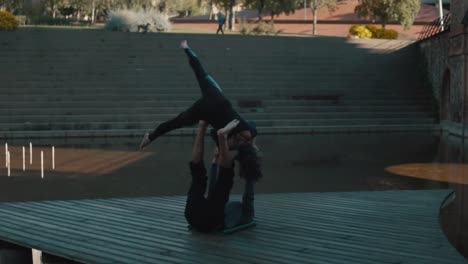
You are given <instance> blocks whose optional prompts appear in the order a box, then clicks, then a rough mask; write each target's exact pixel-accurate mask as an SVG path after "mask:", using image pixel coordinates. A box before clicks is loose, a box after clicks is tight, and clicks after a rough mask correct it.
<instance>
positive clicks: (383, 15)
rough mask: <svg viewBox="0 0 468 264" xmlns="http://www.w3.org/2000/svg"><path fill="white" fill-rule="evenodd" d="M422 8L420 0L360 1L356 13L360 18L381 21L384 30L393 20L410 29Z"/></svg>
mask: <svg viewBox="0 0 468 264" xmlns="http://www.w3.org/2000/svg"><path fill="white" fill-rule="evenodd" d="M420 8H421V2H420V0H359V5H357V6H356V8H355V9H354V12H355V13H356V14H357V15H358V16H359V17H365V18H370V19H372V20H373V21H380V23H381V24H382V28H385V26H386V25H387V24H388V22H390V21H391V20H396V21H398V22H399V23H400V24H401V25H403V26H404V27H405V29H408V28H410V27H411V26H412V25H413V23H414V19H415V18H416V15H417V14H418V13H419V9H420Z"/></svg>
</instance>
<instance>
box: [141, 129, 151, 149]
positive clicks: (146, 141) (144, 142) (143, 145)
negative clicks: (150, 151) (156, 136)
mask: <svg viewBox="0 0 468 264" xmlns="http://www.w3.org/2000/svg"><path fill="white" fill-rule="evenodd" d="M149 144H151V140H150V139H149V133H148V132H146V133H145V135H144V136H143V139H142V140H141V143H140V149H144V148H146V147H147V146H149Z"/></svg>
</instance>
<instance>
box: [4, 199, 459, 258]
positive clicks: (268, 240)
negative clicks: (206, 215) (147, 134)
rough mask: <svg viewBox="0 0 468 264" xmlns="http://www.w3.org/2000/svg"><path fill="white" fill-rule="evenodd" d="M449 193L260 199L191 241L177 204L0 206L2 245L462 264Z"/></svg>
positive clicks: (83, 254)
mask: <svg viewBox="0 0 468 264" xmlns="http://www.w3.org/2000/svg"><path fill="white" fill-rule="evenodd" d="M450 192H451V191H450V190H423V191H384V192H342V193H339V192H338V193H287V194H264V195H257V197H256V198H257V199H256V212H257V226H256V227H254V228H252V229H248V230H244V231H242V232H239V233H235V234H232V235H223V234H200V233H192V232H190V231H189V230H188V229H187V223H186V221H185V219H184V216H183V210H184V202H185V197H180V196H178V197H144V198H126V199H123V198H122V199H96V200H71V201H41V202H23V203H1V204H0V240H5V241H9V242H12V243H15V244H19V245H22V246H26V247H31V248H36V249H39V250H42V251H43V252H47V253H49V254H52V255H57V256H61V257H64V258H67V259H72V260H76V261H79V262H84V263H138V264H140V263H223V264H228V263H288V264H289V263H324V264H325V263H326V264H334V263H347V264H353V263H359V264H366V263H379V264H384V263H389V264H390V263H411V264H417V263H425V264H427V263H437V264H442V263H447V264H448V263H450V264H456V263H466V261H465V259H464V258H463V257H462V256H461V255H460V254H459V253H458V252H457V251H456V250H455V249H454V248H453V247H452V246H451V245H450V243H449V242H448V241H447V239H446V238H445V236H444V234H443V232H442V230H441V229H440V226H439V209H440V206H441V204H442V202H443V201H444V199H445V198H446V197H447V195H449V194H450ZM236 198H238V197H236Z"/></svg>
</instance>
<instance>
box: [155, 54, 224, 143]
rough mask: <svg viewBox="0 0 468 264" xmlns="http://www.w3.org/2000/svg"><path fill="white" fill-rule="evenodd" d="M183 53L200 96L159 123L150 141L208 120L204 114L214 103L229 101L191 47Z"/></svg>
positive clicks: (210, 111)
mask: <svg viewBox="0 0 468 264" xmlns="http://www.w3.org/2000/svg"><path fill="white" fill-rule="evenodd" d="M185 53H186V54H187V56H188V58H189V64H190V66H191V67H192V70H193V72H194V73H195V76H196V78H197V81H198V85H199V86H200V90H201V93H202V98H201V99H198V100H197V101H196V102H195V103H194V104H193V105H192V106H190V107H189V108H188V109H187V110H185V111H183V112H182V113H180V114H179V115H178V116H176V117H175V118H173V119H171V120H169V121H166V122H164V123H162V124H160V125H159V126H158V127H157V128H156V129H155V130H154V131H153V132H152V133H151V134H150V135H149V138H150V140H151V141H153V140H155V139H156V138H157V137H159V136H162V135H164V134H166V133H168V132H170V131H172V130H175V129H178V128H181V127H189V126H193V125H195V124H196V123H197V122H198V121H199V120H208V119H209V118H208V117H207V116H206V115H207V114H208V113H213V111H212V109H213V108H214V105H218V106H219V105H220V104H222V103H229V101H228V100H227V99H226V98H225V97H224V95H223V92H222V90H221V88H220V87H219V85H218V83H216V81H215V80H214V79H213V77H211V76H210V75H209V74H207V73H206V71H205V69H204V68H203V66H202V65H201V63H200V60H199V59H198V57H197V55H196V54H195V53H194V52H193V51H192V50H191V49H185Z"/></svg>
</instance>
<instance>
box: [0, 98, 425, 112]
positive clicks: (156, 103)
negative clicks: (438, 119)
mask: <svg viewBox="0 0 468 264" xmlns="http://www.w3.org/2000/svg"><path fill="white" fill-rule="evenodd" d="M0 100H1V99H0ZM193 102H194V101H193V100H170V101H168V100H155V99H151V100H147V99H146V100H126V101H111V100H107V101H101V100H86V101H70V100H69V99H68V100H63V101H34V100H24V101H3V100H2V101H0V109H18V108H28V107H39V108H42V107H44V108H57V110H58V111H66V109H67V108H68V107H70V108H76V107H83V108H88V107H95V108H107V107H121V108H133V107H152V108H158V107H170V106H176V107H184V108H188V107H189V106H191V105H192V104H193ZM231 103H232V104H233V106H234V107H238V106H242V107H241V108H244V109H247V108H248V109H257V108H263V107H270V106H278V107H279V106H310V107H320V106H328V107H334V106H343V107H355V108H357V107H363V106H364V107H375V106H381V107H406V106H422V107H429V106H432V101H429V100H426V99H424V100H423V99H421V100H413V99H399V100H385V99H382V100H371V99H369V100H346V102H336V101H333V100H301V99H297V100H289V99H257V98H248V99H246V100H245V101H240V102H239V101H236V100H231ZM59 108H62V110H60V109H59Z"/></svg>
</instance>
